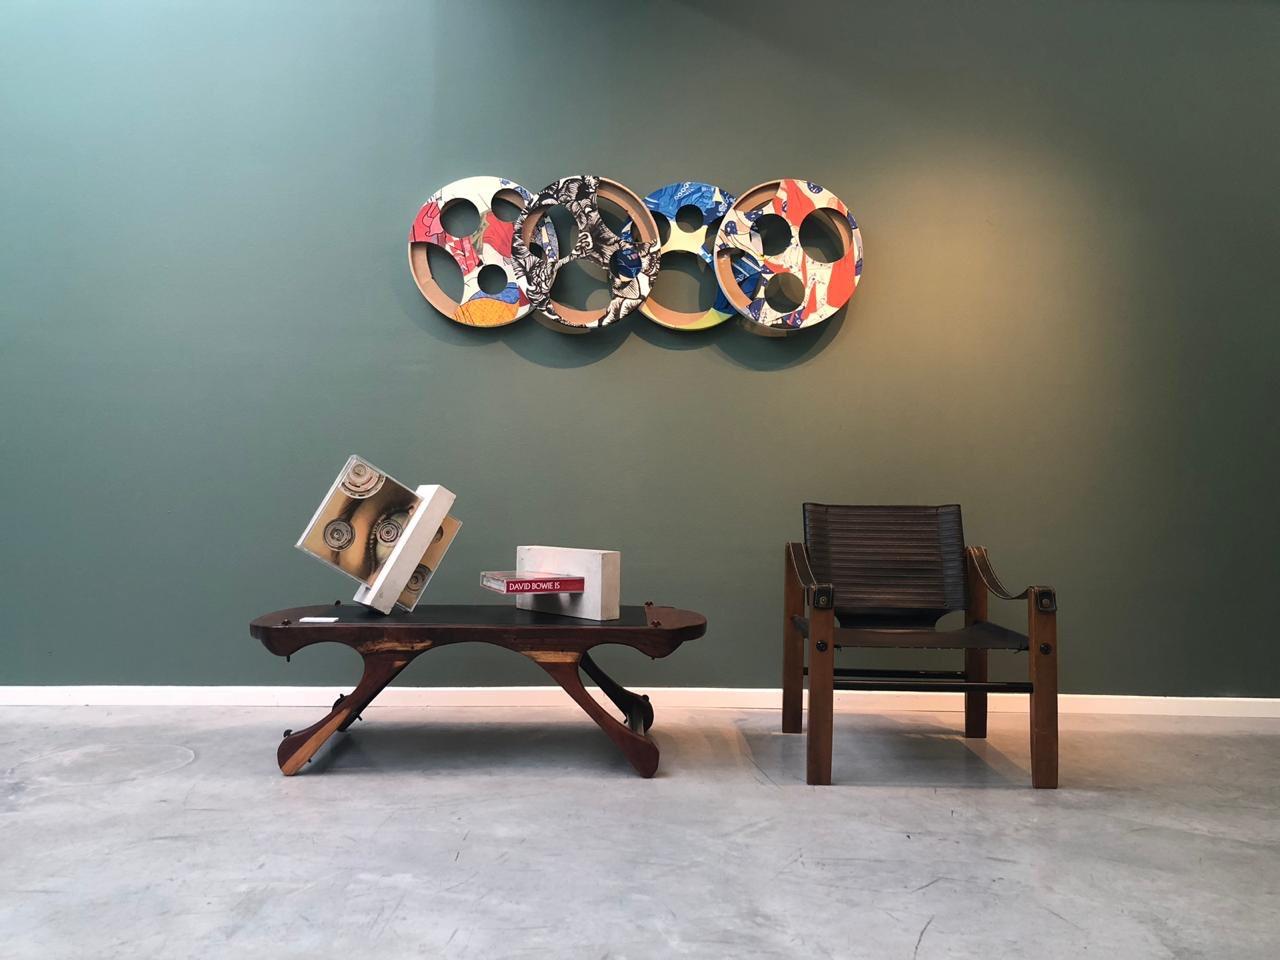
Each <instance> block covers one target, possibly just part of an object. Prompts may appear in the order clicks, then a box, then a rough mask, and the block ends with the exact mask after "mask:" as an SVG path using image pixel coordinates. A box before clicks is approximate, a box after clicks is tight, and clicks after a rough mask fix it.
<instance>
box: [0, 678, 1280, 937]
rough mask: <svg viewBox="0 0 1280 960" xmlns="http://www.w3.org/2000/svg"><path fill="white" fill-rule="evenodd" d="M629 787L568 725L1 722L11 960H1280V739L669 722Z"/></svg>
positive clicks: (474, 716)
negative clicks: (824, 759) (809, 774)
mask: <svg viewBox="0 0 1280 960" xmlns="http://www.w3.org/2000/svg"><path fill="white" fill-rule="evenodd" d="M657 707H658V722H657V725H656V727H655V734H656V738H657V740H658V743H659V745H660V746H661V748H662V767H661V769H660V770H659V774H658V777H657V778H656V779H654V780H651V781H645V780H641V779H639V778H638V777H635V776H634V775H632V773H631V772H630V768H629V767H628V766H627V765H626V763H625V761H623V759H622V757H621V756H620V755H619V754H617V753H616V752H615V751H614V749H613V747H612V745H611V744H610V743H609V742H608V741H607V740H605V738H604V737H603V735H601V734H600V733H599V731H598V730H597V729H596V728H595V726H594V725H592V724H591V723H590V722H589V721H588V720H587V719H586V718H585V717H584V716H582V715H581V714H580V713H578V712H577V711H576V709H575V708H572V707H569V706H566V707H565V708H564V709H558V708H545V709H536V710H523V711H515V710H501V709H499V710H494V709H480V708H454V709H431V710H423V709H416V710H415V709H400V708H389V707H387V708H377V707H375V708H372V709H370V710H369V711H368V715H367V718H366V720H365V721H364V722H362V723H358V724H356V726H355V728H354V730H353V731H352V733H350V734H347V735H339V737H338V738H336V740H337V741H339V742H338V743H337V745H336V746H334V747H331V748H329V749H328V751H327V752H326V753H322V754H321V755H320V757H318V758H317V759H316V761H315V762H314V763H312V764H311V765H310V766H309V767H308V768H306V772H305V773H304V774H303V775H300V776H297V777H294V778H291V779H286V778H284V777H281V776H280V775H279V773H278V771H277V769H276V767H275V762H274V752H275V745H276V743H277V742H278V740H279V737H280V733H281V731H282V730H283V729H284V728H285V727H293V728H299V727H302V726H305V725H306V724H307V723H310V722H311V721H312V720H314V719H317V718H318V716H319V714H320V713H321V712H323V711H317V710H306V709H294V708H289V709H283V708H276V709H195V708H185V709H170V708H157V707H152V708H130V709H119V708H21V709H18V708H3V709H0V723H2V726H0V729H3V730H4V734H3V742H0V864H2V869H0V955H2V956H3V957H5V958H6V960H18V958H26V957H40V958H63V957H66V958H76V960H86V958H98V957H128V958H149V957H163V958H166V960H172V958H184V957H237V958H243V957H272V958H279V957H307V958H319V957H334V956H343V955H347V954H350V955H352V956H356V957H361V958H377V957H415V958H431V957H450V958H452V957H459V958H463V957H474V958H484V960H495V958H508V957H509V958H517V957H529V958H556V957H572V958H578V957H582V958H597V960H598V958H613V960H621V958H634V960H650V958H665V957H709V958H747V957H750V958H775V957H776V958H784V957H785V958H791V957H867V958H874V960H892V958H903V960H912V958H914V960H928V958H938V957H983V958H991V957H996V958H1000V957H1009V958H1023V957H1030V958H1036V960H1052V958H1060V957H1061V958H1066V957H1070V958H1078V957H1081V956H1099V957H1107V958H1112V957H1114V958H1121V960H1144V958H1156V957H1179V958H1193V957H1195V958H1200V957H1204V958H1230V960H1249V958H1259V960H1262V958H1266V960H1275V958H1276V957H1277V956H1280V818H1277V812H1280V721H1257V720H1254V721H1235V720H1212V719H1195V720H1185V719H1168V718H1141V717H1080V716H1068V717H1064V718H1063V728H1064V729H1063V734H1064V738H1063V746H1064V750H1063V768H1062V779H1063V783H1064V784H1065V787H1064V789H1061V790H1059V791H1057V792H1046V791H1033V790H1031V789H1030V788H1029V787H1028V785H1027V783H1028V780H1027V773H1026V771H1027V750H1026V733H1025V719H1023V718H1019V717H1017V716H1010V715H998V714H997V715H993V717H992V731H991V733H992V735H991V738H990V740H989V741H988V742H986V743H985V744H984V743H966V742H965V741H964V740H963V739H960V738H959V737H957V736H956V730H957V727H958V724H959V719H960V718H959V715H958V714H927V713H898V714H889V715H871V714H858V713H846V714H842V715H839V716H838V717H837V727H836V769H835V775H836V777H837V779H838V780H839V781H840V783H841V784H842V785H840V786H836V787H831V788H810V787H807V786H805V785H804V783H803V769H804V739H803V737H790V736H783V735H782V734H780V733H778V732H777V727H778V715H777V714H776V713H774V712H769V711H743V712H734V711H725V710H702V711H689V710H683V711H681V710H663V709H662V706H661V703H660V702H659V703H658V704H657Z"/></svg>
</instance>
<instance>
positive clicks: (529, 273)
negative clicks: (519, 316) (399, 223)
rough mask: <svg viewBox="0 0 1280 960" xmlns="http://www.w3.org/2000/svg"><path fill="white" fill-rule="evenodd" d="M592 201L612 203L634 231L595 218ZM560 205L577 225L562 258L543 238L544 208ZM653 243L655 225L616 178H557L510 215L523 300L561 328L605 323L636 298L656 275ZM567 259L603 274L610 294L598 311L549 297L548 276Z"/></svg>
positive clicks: (546, 220)
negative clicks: (516, 214) (513, 218)
mask: <svg viewBox="0 0 1280 960" xmlns="http://www.w3.org/2000/svg"><path fill="white" fill-rule="evenodd" d="M600 199H604V200H607V201H609V202H610V203H612V204H614V205H615V206H617V207H618V208H619V209H620V210H621V211H622V212H623V214H624V215H625V216H626V218H628V219H629V220H630V221H631V223H632V227H633V232H634V233H635V234H638V236H637V237H628V238H626V239H624V238H623V237H622V236H620V235H619V234H617V233H615V232H614V231H613V230H612V229H611V228H610V227H609V225H608V224H607V223H605V221H604V218H603V217H602V216H601V213H600V204H599V200H600ZM560 205H562V206H564V208H565V209H566V210H567V211H568V213H569V215H570V216H571V217H572V218H573V222H574V226H575V227H576V228H577V238H576V239H575V240H574V243H573V249H572V250H570V251H567V252H566V253H565V255H564V256H559V255H558V254H559V251H557V250H554V249H551V248H550V247H549V246H548V243H547V242H546V239H545V238H546V237H547V236H548V235H553V234H554V231H553V230H552V229H550V228H551V220H550V216H549V213H550V210H551V208H552V207H555V206H560ZM658 248H659V243H658V226H657V224H655V223H654V221H653V217H652V216H651V215H650V214H649V211H648V209H647V208H646V207H645V205H644V202H643V201H641V199H640V198H639V197H637V196H636V195H635V194H634V193H632V192H631V191H630V190H628V189H627V188H626V187H624V186H623V185H622V184H620V183H618V182H616V181H614V180H608V179H605V178H604V177H595V176H577V177H564V178H563V179H561V180H557V181H556V182H555V183H552V184H550V185H549V186H547V187H546V188H544V189H543V190H541V191H540V192H539V193H538V195H537V196H536V197H534V198H533V199H532V200H531V201H530V203H529V204H528V206H527V207H526V208H525V211H524V213H522V214H521V215H520V217H519V219H517V220H516V223H515V233H514V236H513V237H512V240H511V254H512V258H513V260H514V263H515V273H516V278H517V280H518V282H520V283H522V284H523V285H524V288H525V290H526V291H527V293H528V297H529V302H530V304H531V305H532V306H533V308H534V309H535V310H540V311H541V312H542V313H544V314H546V316H547V317H548V318H549V319H550V320H552V321H554V323H555V327H556V329H557V330H562V331H564V332H566V333H585V332H587V331H589V330H598V329H600V328H602V327H607V326H610V325H611V324H614V323H617V322H618V321H619V320H621V319H622V318H623V317H625V316H626V315H627V314H628V313H630V312H631V311H632V310H634V309H635V308H636V307H638V306H639V305H640V304H641V303H643V302H644V300H645V298H646V297H647V296H648V295H649V291H650V289H652V287H653V278H654V277H655V276H657V274H658V265H659V261H660V259H661V253H660V251H659V249H658ZM573 260H587V261H590V262H592V263H594V264H596V265H597V266H598V267H601V268H603V269H604V270H605V272H606V273H607V274H608V277H609V292H610V297H609V303H608V305H607V306H606V307H605V308H604V309H603V310H582V309H578V308H576V307H570V306H567V305H566V304H563V303H558V302H556V301H555V300H553V299H552V298H551V288H552V286H553V285H554V283H555V280H556V274H558V273H559V272H560V269H561V268H562V267H563V266H565V265H566V264H568V263H569V262H570V261H573Z"/></svg>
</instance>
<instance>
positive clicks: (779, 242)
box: [751, 213, 791, 257]
mask: <svg viewBox="0 0 1280 960" xmlns="http://www.w3.org/2000/svg"><path fill="white" fill-rule="evenodd" d="M751 232H752V233H754V234H755V235H756V236H758V237H759V238H760V249H761V250H762V251H763V252H764V254H765V256H767V257H772V256H774V255H775V254H779V253H781V252H782V251H783V250H785V249H787V247H789V246H791V224H789V223H787V221H786V220H783V219H782V217H780V216H778V215H777V214H776V213H764V214H761V215H760V216H758V217H756V222H755V223H753V224H752V225H751Z"/></svg>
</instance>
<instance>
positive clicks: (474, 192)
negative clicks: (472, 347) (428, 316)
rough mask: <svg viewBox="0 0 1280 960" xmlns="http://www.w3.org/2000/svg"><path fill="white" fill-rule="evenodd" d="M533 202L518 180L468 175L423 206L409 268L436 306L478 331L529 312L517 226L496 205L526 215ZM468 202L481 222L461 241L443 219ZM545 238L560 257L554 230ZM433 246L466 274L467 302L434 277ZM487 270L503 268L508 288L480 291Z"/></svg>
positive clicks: (411, 237)
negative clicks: (515, 244)
mask: <svg viewBox="0 0 1280 960" xmlns="http://www.w3.org/2000/svg"><path fill="white" fill-rule="evenodd" d="M532 199H533V196H532V194H530V193H529V191H528V190H526V189H525V188H524V187H522V186H520V184H518V183H515V182H514V181H512V180H507V179H504V178H502V177H467V178H465V179H463V180H455V181H454V182H453V183H450V184H449V185H447V186H445V187H443V188H441V189H440V190H438V191H437V192H436V193H435V194H433V195H432V196H431V198H430V199H429V200H428V201H427V202H426V203H424V204H423V205H422V208H421V209H420V210H418V215H417V216H416V217H414V218H413V228H412V229H411V230H410V231H409V269H410V270H411V271H412V272H413V279H414V281H415V282H416V283H417V284H418V289H419V290H420V291H422V295H423V296H424V297H426V298H427V300H428V302H430V304H431V305H432V306H433V307H435V308H436V309H437V310H439V311H440V312H441V313H443V314H444V315H445V316H446V317H449V318H450V319H451V320H456V321H457V322H458V323H462V324H466V325H468V326H473V327H501V326H505V325H506V324H508V323H514V322H515V321H516V320H519V319H520V318H521V317H523V316H524V315H525V314H526V313H528V312H529V310H530V303H529V296H528V293H527V291H526V290H525V288H524V284H523V281H522V278H521V277H520V276H519V274H518V272H517V270H516V268H515V263H514V261H513V260H512V257H511V237H512V234H513V232H514V229H515V224H514V223H513V222H511V221H507V220H502V219H501V218H499V217H498V215H497V214H496V213H495V212H494V210H493V206H494V201H495V200H505V201H507V202H508V203H511V204H513V205H515V206H516V207H517V208H519V209H520V210H521V211H522V212H523V211H524V210H526V209H528V205H529V201H530V200H532ZM462 201H468V202H470V203H471V204H472V205H473V206H474V207H475V208H476V211H477V212H478V213H479V214H480V220H479V223H478V224H477V225H476V229H475V230H474V231H473V232H472V233H471V234H470V235H468V236H464V237H456V236H454V235H453V234H451V233H449V232H448V231H447V230H446V229H445V228H444V224H443V222H442V220H441V217H442V215H443V214H444V211H445V210H447V209H448V208H449V207H451V206H452V205H453V204H455V203H459V202H462ZM546 233H549V234H550V236H546V235H545V234H546ZM539 240H540V241H541V242H542V244H543V246H544V248H545V249H547V251H548V255H549V256H552V257H555V256H557V255H558V253H559V248H558V245H557V243H556V237H555V232H554V231H545V232H544V235H543V236H540V237H539ZM427 244H435V245H436V246H438V247H440V248H442V249H443V250H444V251H445V252H447V253H448V254H449V255H450V256H452V257H453V259H454V262H455V263H457V264H458V267H459V268H460V269H461V270H462V299H461V301H457V302H455V301H454V300H453V298H452V297H450V296H449V295H448V294H447V293H445V292H444V290H443V289H442V288H441V287H440V284H439V283H437V282H436V279H435V277H433V276H432V275H431V267H430V265H429V263H428V261H427V248H426V245H427ZM487 266H496V267H499V268H500V269H501V270H502V271H503V273H505V274H506V280H507V282H506V284H505V286H503V287H502V288H501V289H500V290H498V291H497V292H495V293H486V292H485V291H484V290H482V289H481V288H480V271H481V270H482V269H484V268H485V267H487Z"/></svg>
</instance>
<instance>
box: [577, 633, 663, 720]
mask: <svg viewBox="0 0 1280 960" xmlns="http://www.w3.org/2000/svg"><path fill="white" fill-rule="evenodd" d="M582 672H583V673H585V674H586V675H587V676H588V677H590V678H591V679H592V680H594V681H595V682H596V686H598V687H599V688H600V690H601V692H603V693H604V695H605V696H606V697H608V698H609V699H610V700H612V701H613V704H614V706H616V707H617V708H618V709H619V710H621V711H622V713H623V714H624V715H625V716H626V718H627V726H629V727H630V728H631V729H632V730H634V731H635V732H636V733H648V732H649V728H650V727H652V726H653V705H652V704H651V703H649V698H648V697H646V696H645V695H644V694H642V693H632V692H631V691H630V690H628V689H627V688H626V687H624V686H623V685H622V684H620V683H618V681H617V680H614V679H613V677H611V676H609V675H608V674H607V673H605V672H604V671H603V670H601V669H600V666H599V664H597V663H596V662H595V661H594V660H592V659H591V654H589V653H584V654H583V655H582Z"/></svg>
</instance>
